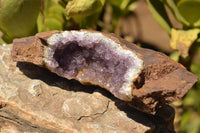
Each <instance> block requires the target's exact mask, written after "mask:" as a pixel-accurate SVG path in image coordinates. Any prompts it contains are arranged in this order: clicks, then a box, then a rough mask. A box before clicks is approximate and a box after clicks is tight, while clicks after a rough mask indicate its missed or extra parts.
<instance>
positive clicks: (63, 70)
mask: <svg viewBox="0 0 200 133" xmlns="http://www.w3.org/2000/svg"><path fill="white" fill-rule="evenodd" d="M47 42H48V44H49V46H48V47H46V46H45V48H44V49H45V53H44V62H45V65H46V67H47V68H48V69H49V70H51V71H52V72H54V73H56V74H58V75H59V76H62V77H65V78H67V79H76V80H78V81H80V82H81V83H83V84H88V83H89V84H93V85H98V86H101V87H103V88H106V89H107V90H109V91H110V92H111V93H112V94H113V95H115V96H116V97H117V98H119V99H122V100H125V101H131V100H132V89H133V82H134V81H135V79H136V78H137V77H138V75H139V74H140V72H141V69H142V68H143V61H142V60H141V59H140V58H138V57H137V55H136V54H135V53H133V52H132V51H130V50H129V49H124V48H122V46H121V45H120V44H118V43H116V42H114V41H113V40H111V39H110V38H108V37H106V36H104V35H103V34H101V33H91V32H86V31H65V32H62V33H57V34H53V35H52V36H51V37H50V38H49V39H48V40H47Z"/></svg>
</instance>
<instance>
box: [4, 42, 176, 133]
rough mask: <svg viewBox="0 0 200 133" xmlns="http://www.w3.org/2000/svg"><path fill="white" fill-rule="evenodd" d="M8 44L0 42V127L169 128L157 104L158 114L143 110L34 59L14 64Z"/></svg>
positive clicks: (71, 132)
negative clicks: (59, 73)
mask: <svg viewBox="0 0 200 133" xmlns="http://www.w3.org/2000/svg"><path fill="white" fill-rule="evenodd" d="M11 48H12V45H7V46H0V132H2V133H4V132H5V133H7V132H17V133H22V132H27V133H29V132H30V133H31V132H36V133H37V132H38V133H57V132H60V133H62V132H63V133H78V132H83V133H88V132H92V133H102V132H126V133H131V132H134V133H141V132H149V133H150V132H160V131H162V132H173V131H174V130H173V126H171V125H173V117H174V112H172V111H171V109H169V107H164V108H163V109H162V108H161V109H162V110H165V111H164V112H163V111H162V110H161V111H159V112H163V113H159V112H158V113H157V114H156V115H149V114H145V113H143V112H140V111H137V110H135V109H134V108H132V107H130V106H128V105H127V103H126V102H123V101H122V100H119V99H117V98H115V97H114V96H113V95H111V94H110V93H109V92H108V91H106V90H104V89H102V88H100V87H97V86H84V85H81V84H80V83H79V82H77V81H75V80H71V81H70V80H67V79H65V78H61V77H59V76H57V75H56V74H53V73H51V72H49V71H48V70H46V69H44V68H41V67H37V66H35V65H33V64H28V63H15V62H13V61H12V58H11V55H10V52H11ZM168 110H169V111H168ZM164 116H168V119H166V118H165V117H164Z"/></svg>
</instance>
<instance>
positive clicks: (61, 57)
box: [12, 30, 197, 113]
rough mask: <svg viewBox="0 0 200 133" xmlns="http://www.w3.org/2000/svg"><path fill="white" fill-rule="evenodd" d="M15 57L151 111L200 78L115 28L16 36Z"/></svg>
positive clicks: (175, 96) (184, 92) (176, 96)
mask: <svg viewBox="0 0 200 133" xmlns="http://www.w3.org/2000/svg"><path fill="white" fill-rule="evenodd" d="M12 58H13V60H14V61H18V62H30V63H33V64H36V65H39V66H42V67H46V68H48V69H49V70H50V71H52V72H54V73H56V74H57V75H59V76H62V77H65V78H67V79H76V80H78V81H79V82H81V83H83V84H92V85H98V86H101V87H102V88H105V89H107V90H108V91H110V92H111V93H112V94H113V95H114V96H115V97H117V98H119V99H121V100H124V101H128V102H130V103H131V105H132V106H134V107H135V108H137V109H139V110H142V111H144V112H148V113H152V112H155V110H156V109H158V108H160V107H161V106H162V105H165V104H169V103H171V102H173V101H176V100H178V99H180V98H182V97H183V96H184V95H185V94H186V93H187V91H188V90H189V89H190V88H191V87H192V85H193V84H194V83H195V82H196V81H197V77H196V76H195V75H194V74H192V73H191V72H189V71H187V70H186V69H185V68H184V67H183V66H182V65H181V64H179V63H177V62H175V61H173V60H172V59H170V58H169V57H167V56H166V55H164V54H162V53H160V52H156V51H153V50H150V49H144V48H140V47H138V46H136V45H134V44H133V43H129V42H127V41H126V40H124V39H122V38H120V37H118V36H116V35H115V34H110V33H102V32H97V31H89V30H80V31H64V32H63V31H49V32H43V33H38V34H36V35H35V36H31V37H25V38H21V39H15V40H14V41H13V49H12Z"/></svg>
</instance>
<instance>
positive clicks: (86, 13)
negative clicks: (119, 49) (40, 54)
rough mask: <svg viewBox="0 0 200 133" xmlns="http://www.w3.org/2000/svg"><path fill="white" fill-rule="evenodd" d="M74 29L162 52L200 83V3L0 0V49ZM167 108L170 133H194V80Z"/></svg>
mask: <svg viewBox="0 0 200 133" xmlns="http://www.w3.org/2000/svg"><path fill="white" fill-rule="evenodd" d="M78 29H91V30H98V31H102V32H109V33H115V34H117V35H119V36H121V37H122V38H124V39H126V40H128V41H129V42H133V43H135V44H136V45H138V46H140V47H143V48H150V49H154V50H156V51H159V52H163V53H165V54H166V55H168V56H169V57H171V58H172V59H173V60H175V61H177V62H179V63H181V64H183V65H184V66H185V67H186V68H187V69H188V70H189V71H191V72H192V73H194V74H195V75H197V76H198V77H199V78H200V34H199V33H200V0H0V44H1V45H2V44H9V43H12V41H13V39H14V38H20V37H26V36H31V35H35V34H36V33H38V32H44V31H50V30H78ZM171 105H172V106H173V107H174V108H175V110H176V117H175V123H174V125H175V130H176V132H181V133H199V132H200V80H199V81H198V82H197V83H196V84H195V85H194V86H193V88H192V89H191V90H190V91H189V92H188V93H187V95H186V96H185V97H184V98H183V100H180V101H177V102H175V103H172V104H171Z"/></svg>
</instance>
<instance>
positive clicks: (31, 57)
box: [12, 30, 197, 113]
mask: <svg viewBox="0 0 200 133" xmlns="http://www.w3.org/2000/svg"><path fill="white" fill-rule="evenodd" d="M84 31H86V32H88V33H99V34H102V35H103V36H105V37H104V38H105V39H107V40H112V41H114V42H115V43H117V45H118V44H120V45H121V46H122V47H123V48H124V49H129V50H132V52H133V53H135V54H136V55H137V56H138V57H139V58H140V59H142V61H143V63H144V66H143V69H142V71H141V73H140V75H139V76H138V77H137V79H136V81H135V82H134V84H133V89H132V90H131V92H132V96H131V98H132V101H131V103H132V106H134V107H135V108H137V109H139V110H142V111H144V112H148V113H152V112H153V113H154V112H155V111H156V110H157V109H158V108H160V107H162V106H163V105H165V104H169V103H171V102H174V101H176V100H178V99H180V98H182V97H183V96H184V95H185V94H186V93H187V91H188V90H189V89H190V88H191V87H192V85H193V84H194V83H195V82H196V81H197V77H196V76H195V75H194V74H192V73H191V72H189V71H187V70H186V69H185V68H184V67H183V66H182V65H181V64H179V63H177V62H175V61H173V60H172V59H170V58H169V57H167V56H166V55H164V54H162V53H160V52H156V51H153V50H150V49H144V48H140V47H138V46H136V45H134V44H133V43H129V42H127V41H126V40H124V39H122V38H120V37H118V36H116V35H115V34H108V33H101V32H96V31H88V30H81V31H80V32H84ZM56 32H57V33H58V32H60V31H50V32H43V33H38V34H36V35H35V36H32V37H27V38H22V39H16V40H14V46H13V50H12V57H13V59H14V61H19V62H31V63H33V64H36V65H40V66H42V65H46V64H45V63H44V61H43V60H44V51H45V49H46V47H47V48H48V47H50V46H48V45H50V44H48V43H47V41H46V40H47V39H48V38H49V37H50V36H51V35H52V34H54V33H56ZM78 32H79V31H78ZM75 38H76V37H75ZM79 38H81V37H80V36H79ZM87 39H88V43H90V39H91V40H92V37H91V38H87ZM77 40H78V39H77ZM71 41H76V39H75V40H70V41H69V42H66V43H70V42H71ZM45 58H46V57H45ZM47 68H48V65H47ZM48 69H50V70H53V69H52V68H48ZM53 72H54V71H53ZM61 76H62V75H61ZM89 76H90V75H89ZM94 78H95V77H94ZM97 78H98V77H97ZM91 83H93V82H91ZM108 90H109V89H108ZM118 91H119V90H118ZM111 93H112V91H111ZM112 94H114V95H115V94H116V93H112Z"/></svg>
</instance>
